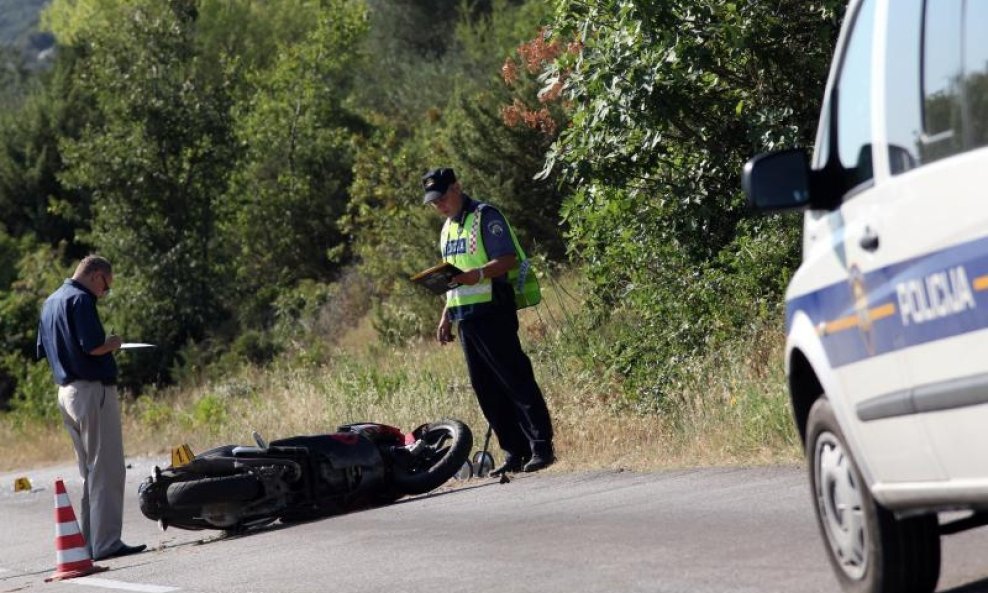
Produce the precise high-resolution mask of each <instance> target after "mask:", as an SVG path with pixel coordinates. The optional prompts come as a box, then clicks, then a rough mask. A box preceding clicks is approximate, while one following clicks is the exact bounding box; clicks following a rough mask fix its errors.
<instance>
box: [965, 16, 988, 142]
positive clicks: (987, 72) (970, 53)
mask: <svg viewBox="0 0 988 593" xmlns="http://www.w3.org/2000/svg"><path fill="white" fill-rule="evenodd" d="M986 31H988V2H985V1H984V0H967V3H966V6H965V7H964V94H965V106H966V108H967V109H966V113H965V118H964V135H965V145H966V146H967V147H968V148H977V147H979V146H985V145H986V144H988V35H986V34H985V32H986Z"/></svg>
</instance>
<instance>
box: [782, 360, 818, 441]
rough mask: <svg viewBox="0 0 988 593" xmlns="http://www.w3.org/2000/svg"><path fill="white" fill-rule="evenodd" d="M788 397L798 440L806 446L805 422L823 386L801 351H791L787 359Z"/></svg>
mask: <svg viewBox="0 0 988 593" xmlns="http://www.w3.org/2000/svg"><path fill="white" fill-rule="evenodd" d="M789 397H790V399H791V400H792V412H793V420H795V422H796V428H797V429H798V430H799V440H800V442H801V443H803V446H804V447H805V446H806V423H807V421H808V419H809V417H810V409H811V408H812V407H813V404H814V402H816V400H817V399H819V398H820V397H823V387H822V386H821V385H820V380H819V379H817V376H816V372H815V371H814V370H813V367H812V366H811V365H810V361H809V360H807V359H806V356H805V355H803V353H802V352H801V351H800V350H798V349H796V350H793V351H792V354H791V357H790V361H789Z"/></svg>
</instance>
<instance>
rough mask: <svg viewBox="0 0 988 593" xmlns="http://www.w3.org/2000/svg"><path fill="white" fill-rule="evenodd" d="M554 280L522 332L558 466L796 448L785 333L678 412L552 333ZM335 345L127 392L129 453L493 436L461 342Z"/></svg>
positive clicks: (713, 372)
mask: <svg viewBox="0 0 988 593" xmlns="http://www.w3.org/2000/svg"><path fill="white" fill-rule="evenodd" d="M545 292H546V297H547V298H546V305H545V307H547V308H548V313H549V314H546V311H545V310H543V311H542V312H541V313H538V312H533V311H531V310H528V311H525V312H523V316H522V320H521V321H522V322H521V326H522V337H523V341H525V342H526V343H528V344H529V346H530V347H531V350H533V351H534V350H538V352H539V356H538V357H537V358H536V357H533V358H535V361H534V362H535V368H536V375H537V376H538V378H539V382H540V384H541V386H542V388H543V390H544V392H545V394H546V399H547V401H548V404H549V409H550V412H551V414H552V417H553V424H554V428H555V432H556V447H557V453H558V456H559V458H560V462H559V463H558V465H557V467H558V469H559V470H562V471H566V470H583V469H594V468H628V469H634V470H650V469H657V468H664V467H682V466H691V465H739V464H763V463H778V462H793V461H796V460H798V458H799V451H798V447H797V445H796V440H795V434H794V430H793V429H792V427H791V420H790V418H789V412H788V407H787V401H786V396H785V391H784V380H783V376H782V371H781V368H779V367H780V362H779V361H780V360H781V355H780V353H781V348H782V338H781V336H780V335H778V333H774V334H770V335H766V336H763V337H762V338H760V339H758V340H755V341H754V342H753V343H751V344H744V345H740V346H739V347H737V349H732V351H728V352H722V353H718V354H717V355H714V356H711V357H710V358H709V359H708V360H706V361H703V362H702V363H699V364H697V365H696V368H695V369H693V370H692V371H691V376H692V377H694V381H692V382H691V384H689V385H683V387H682V392H681V395H680V400H679V401H678V402H677V403H678V405H677V406H675V408H674V409H676V410H677V411H676V413H675V414H661V413H651V414H642V413H638V412H635V411H633V410H628V409H624V408H622V407H621V406H619V405H618V404H617V402H619V401H620V398H619V396H618V393H619V386H618V385H615V384H611V383H609V382H608V381H605V380H603V379H602V378H601V377H599V376H595V375H594V374H593V373H591V372H589V371H587V370H585V368H583V365H581V364H580V362H579V361H577V360H575V359H572V358H566V357H564V356H563V355H558V352H557V353H556V354H555V355H554V354H553V352H554V350H553V348H552V347H551V345H550V346H548V347H546V346H545V344H546V343H549V344H551V342H552V340H554V339H557V338H558V336H556V335H554V331H555V330H553V329H552V328H553V327H554V325H555V324H558V323H563V322H561V321H559V320H560V319H564V318H565V317H566V315H565V307H563V305H564V299H563V296H562V295H561V294H556V293H555V292H554V291H552V290H546V291H545ZM566 294H567V295H568V294H569V293H566ZM566 298H573V297H571V296H568V297H566ZM571 308H572V306H571ZM546 341H548V342H546ZM336 348H337V350H336V352H335V354H334V355H333V357H332V362H331V363H330V364H328V365H325V366H313V365H306V364H302V363H298V362H296V363H291V362H288V361H285V362H281V363H279V364H276V365H274V366H271V367H268V368H266V369H257V368H245V369H243V370H242V371H241V372H239V373H238V374H236V375H234V376H229V377H226V378H224V380H223V381H222V382H212V383H204V384H201V385H196V386H191V387H186V388H183V389H177V388H170V389H165V390H162V391H158V392H155V393H151V394H148V395H147V396H144V397H141V398H140V399H138V400H137V401H128V402H127V403H125V405H124V436H125V441H126V450H127V452H128V454H129V455H160V456H164V455H166V454H167V452H168V450H169V449H170V448H171V447H173V446H175V445H177V444H180V443H189V444H190V445H191V446H192V448H193V450H197V451H201V450H205V449H207V448H210V447H213V446H215V445H218V444H223V443H249V442H250V434H251V430H254V429H256V430H258V431H260V432H261V433H262V434H264V435H265V436H266V437H268V438H269V439H272V438H279V437H284V436H289V435H293V434H307V433H318V432H326V431H331V430H333V429H334V428H335V427H336V426H337V425H339V424H343V423H347V422H354V421H361V420H369V421H377V422H385V423H389V424H395V425H397V426H400V427H402V428H403V429H406V430H407V429H411V428H413V427H414V426H416V425H418V424H419V423H422V422H426V421H432V420H437V419H439V418H442V417H455V418H459V419H461V420H463V421H465V422H466V423H467V424H468V425H470V426H471V427H472V428H473V431H474V438H475V443H476V447H477V448H479V447H480V446H482V444H483V437H484V433H485V431H486V428H487V425H486V422H485V421H484V420H483V418H482V417H481V415H480V411H479V408H478V406H477V404H476V401H475V399H474V395H473V391H472V389H471V387H470V385H469V381H468V378H467V374H466V367H465V364H464V362H463V356H462V353H461V351H460V348H459V345H458V344H453V345H452V346H446V347H440V346H438V345H436V344H435V343H433V342H417V343H413V344H410V345H409V346H407V347H404V348H392V347H386V346H383V345H381V344H380V343H378V342H377V341H376V340H375V339H374V334H373V331H372V330H371V329H370V327H369V324H368V323H366V322H363V323H360V324H358V325H357V326H356V327H354V328H352V329H351V330H350V331H349V332H348V333H347V334H346V335H344V336H342V337H341V338H340V340H339V341H338V342H337V346H336ZM53 397H54V390H53ZM0 442H2V443H4V446H3V449H4V453H3V454H2V455H0V470H9V469H14V468H24V467H29V466H36V465H39V464H48V463H55V462H65V461H70V460H71V459H72V452H71V451H72V448H71V445H70V443H69V440H68V438H67V437H66V436H65V434H64V430H63V429H62V428H61V426H30V427H28V428H24V429H18V428H16V427H15V426H13V425H12V424H11V423H10V422H9V421H5V420H4V419H3V418H0ZM11 443H13V444H14V445H13V446H11V445H9V444H11ZM495 449H496V447H495Z"/></svg>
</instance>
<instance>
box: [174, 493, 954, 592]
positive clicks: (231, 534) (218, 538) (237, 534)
mask: <svg viewBox="0 0 988 593" xmlns="http://www.w3.org/2000/svg"><path fill="white" fill-rule="evenodd" d="M499 485H500V484H499V483H498V482H497V481H496V480H490V481H487V482H483V483H478V484H472V485H469V486H462V487H458V488H450V489H447V490H438V491H434V492H429V493H427V494H422V495H419V496H412V497H406V498H402V499H400V500H397V501H395V502H392V503H389V504H383V505H377V506H368V507H365V508H358V509H353V510H350V511H345V512H340V513H330V514H325V515H319V516H313V517H310V518H306V519H295V520H292V521H288V522H277V523H274V522H273V523H271V524H268V525H258V526H256V527H248V528H246V529H243V530H237V531H222V532H220V533H216V534H215V535H212V536H209V537H204V538H202V539H196V540H191V541H185V542H179V543H174V544H165V545H162V546H160V547H158V548H155V550H168V549H173V548H180V547H184V546H202V545H207V544H212V543H217V542H222V541H230V540H234V539H240V538H242V537H250V536H252V535H255V534H260V533H271V532H274V531H281V530H282V529H290V528H292V527H294V526H296V525H302V524H305V523H315V522H317V521H325V520H328V519H333V518H335V517H342V516H344V515H355V514H358V513H365V512H368V511H373V510H377V509H383V508H387V507H390V506H395V505H401V504H411V503H415V502H418V501H422V500H428V499H430V498H436V497H439V496H450V495H453V494H456V493H458V492H466V491H469V490H476V489H477V488H487V487H490V486H499ZM172 529H179V528H175V527H173V528H172ZM963 593H968V592H966V591H965V592H963Z"/></svg>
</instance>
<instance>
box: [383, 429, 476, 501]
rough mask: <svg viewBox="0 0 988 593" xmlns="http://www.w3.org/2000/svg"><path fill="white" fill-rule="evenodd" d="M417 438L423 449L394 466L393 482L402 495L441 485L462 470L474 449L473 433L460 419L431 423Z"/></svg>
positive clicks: (420, 492)
mask: <svg viewBox="0 0 988 593" xmlns="http://www.w3.org/2000/svg"><path fill="white" fill-rule="evenodd" d="M420 438H421V439H422V440H423V441H425V442H426V445H427V446H426V448H425V449H424V450H423V451H422V452H420V453H419V454H418V455H416V456H415V457H413V458H411V459H408V460H402V461H401V462H399V463H396V464H395V468H394V483H395V486H396V490H397V491H398V492H400V493H401V494H424V493H426V492H429V491H430V490H435V489H436V488H438V487H440V486H442V485H443V484H445V483H446V482H447V481H448V480H449V479H450V478H452V477H453V476H454V475H456V472H458V471H459V470H460V468H461V467H463V463H464V462H466V460H467V459H468V458H469V457H470V449H471V448H472V447H473V433H471V432H470V428H469V427H468V426H467V425H466V424H464V423H462V422H460V421H459V420H452V419H444V420H440V421H438V422H433V423H431V424H429V425H427V426H426V427H425V428H424V429H423V430H422V432H421V436H420Z"/></svg>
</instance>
